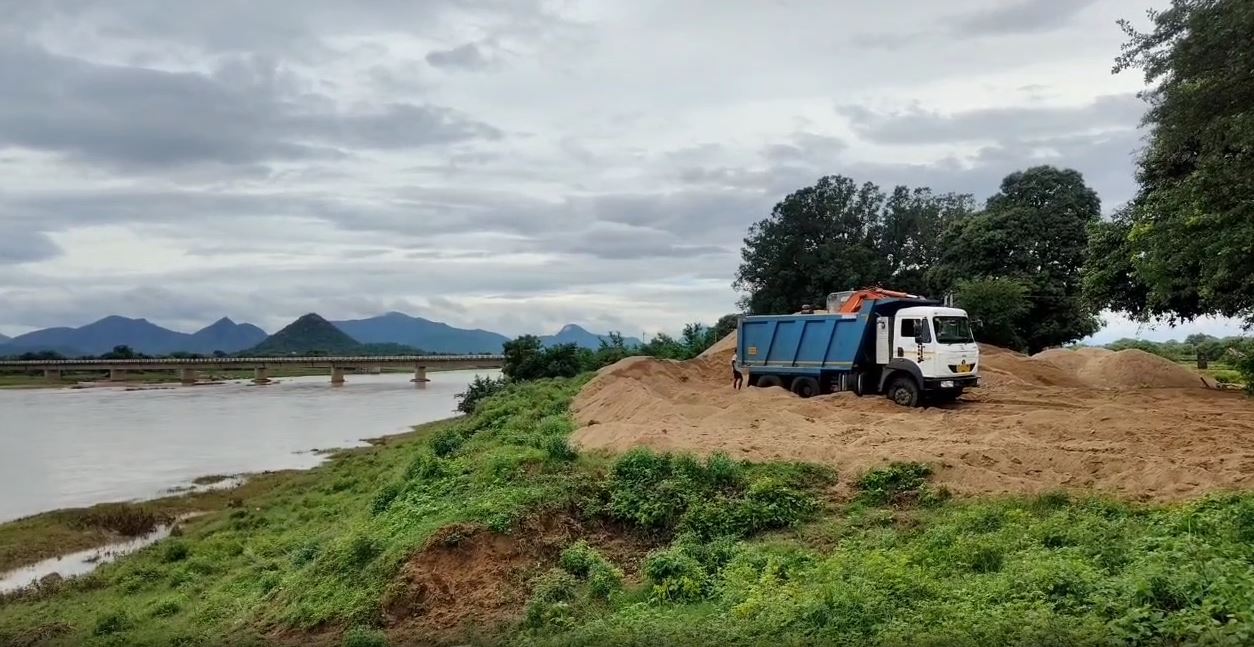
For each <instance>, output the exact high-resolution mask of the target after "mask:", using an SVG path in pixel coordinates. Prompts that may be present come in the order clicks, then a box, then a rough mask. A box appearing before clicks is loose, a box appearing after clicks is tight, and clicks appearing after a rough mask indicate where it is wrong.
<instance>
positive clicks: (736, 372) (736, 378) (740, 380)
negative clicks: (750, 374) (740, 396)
mask: <svg viewBox="0 0 1254 647" xmlns="http://www.w3.org/2000/svg"><path fill="white" fill-rule="evenodd" d="M731 368H732V389H733V390H737V391H738V390H740V387H741V386H742V385H743V384H744V382H745V376H743V375H741V374H740V369H738V368H736V353H732V358H731Z"/></svg>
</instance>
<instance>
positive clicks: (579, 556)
mask: <svg viewBox="0 0 1254 647" xmlns="http://www.w3.org/2000/svg"><path fill="white" fill-rule="evenodd" d="M604 561H605V558H604V557H601V554H600V553H598V552H597V551H596V549H595V548H593V547H591V546H589V545H588V542H586V541H584V540H582V539H581V540H579V541H577V542H575V543H574V544H572V545H571V546H570V547H569V548H567V549H566V550H564V551H562V556H561V559H560V560H559V561H558V563H559V564H561V566H562V568H563V569H564V570H565V571H566V572H567V573H570V574H571V575H574V576H575V577H587V576H588V570H589V569H591V568H592V565H593V564H598V563H603V562H604Z"/></svg>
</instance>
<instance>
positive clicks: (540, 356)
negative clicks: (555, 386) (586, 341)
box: [501, 335, 584, 380]
mask: <svg viewBox="0 0 1254 647" xmlns="http://www.w3.org/2000/svg"><path fill="white" fill-rule="evenodd" d="M504 355H505V361H504V363H503V365H502V368H501V372H503V373H504V374H505V376H506V377H508V378H509V379H511V380H538V379H541V378H546V377H574V376H576V375H579V373H580V372H582V371H583V370H584V369H583V363H581V361H580V349H579V348H578V347H576V346H575V345H574V344H560V345H557V346H549V347H548V348H545V347H544V345H543V344H542V343H541V341H540V338H539V337H536V336H535V335H523V336H522V337H519V338H517V339H515V340H513V341H508V342H505V345H504Z"/></svg>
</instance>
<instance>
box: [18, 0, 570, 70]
mask: <svg viewBox="0 0 1254 647" xmlns="http://www.w3.org/2000/svg"><path fill="white" fill-rule="evenodd" d="M6 4H8V5H12V6H9V7H6V8H5V10H4V11H5V21H4V24H3V25H0V29H3V28H4V27H5V26H7V27H8V28H9V29H10V30H11V31H12V32H13V33H15V34H22V33H32V32H36V31H39V30H41V29H47V28H50V27H51V28H60V29H62V30H64V31H66V32H71V31H75V30H87V31H95V32H99V33H105V34H108V35H109V36H111V37H115V38H121V39H129V40H133V41H136V42H139V41H146V42H169V43H176V44H178V45H182V46H185V45H195V46H197V47H200V48H203V49H204V50H206V51H209V52H220V53H232V52H234V53H241V52H271V53H281V54H283V55H285V56H294V57H298V58H302V59H306V60H312V59H326V58H330V57H334V56H336V55H337V52H336V50H335V48H334V47H333V46H332V45H330V44H328V43H327V42H326V40H325V39H324V37H325V35H326V33H327V32H328V31H335V32H339V33H344V34H361V33H370V32H378V31H408V32H411V33H427V32H430V33H435V34H438V33H440V31H441V30H442V29H444V28H446V27H447V24H448V22H449V21H451V20H456V19H458V18H459V17H465V16H472V17H473V19H474V20H476V21H477V22H478V23H480V25H481V26H483V27H484V28H486V29H489V30H491V31H494V32H496V31H500V32H503V33H513V32H516V31H519V30H535V29H543V28H544V27H546V26H556V25H557V24H558V23H560V21H559V19H558V18H557V17H556V16H554V15H553V13H552V12H551V11H548V10H547V9H546V7H545V3H544V2H543V1H542V0H430V1H422V2H414V1H413V0H360V1H358V2H351V3H345V2H341V1H339V0H268V1H267V2H249V1H247V0H217V1H215V2H200V3H190V4H182V5H179V6H178V8H177V10H172V9H171V5H170V4H169V2H167V1H166V0H12V1H11V2H8V3H6Z"/></svg>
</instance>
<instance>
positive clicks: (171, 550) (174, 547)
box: [161, 540, 191, 564]
mask: <svg viewBox="0 0 1254 647" xmlns="http://www.w3.org/2000/svg"><path fill="white" fill-rule="evenodd" d="M189 554H191V550H190V549H189V548H188V547H187V544H185V543H183V542H181V541H177V540H172V541H167V542H165V544H164V545H163V547H162V549H161V561H163V562H166V563H167V564H169V563H173V562H181V561H183V560H185V559H187V556H188V555H189Z"/></svg>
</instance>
